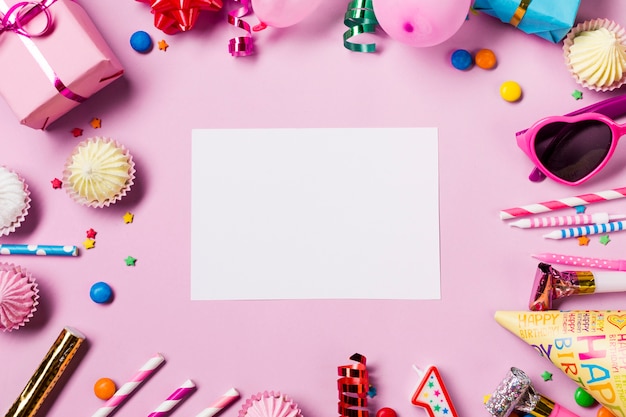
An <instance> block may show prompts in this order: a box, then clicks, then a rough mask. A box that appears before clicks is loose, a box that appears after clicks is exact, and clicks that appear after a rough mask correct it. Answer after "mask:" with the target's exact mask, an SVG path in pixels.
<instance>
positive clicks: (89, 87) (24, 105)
mask: <svg viewBox="0 0 626 417" xmlns="http://www.w3.org/2000/svg"><path fill="white" fill-rule="evenodd" d="M17 2H18V0H0V13H2V15H4V14H7V11H9V13H8V14H7V15H8V16H9V17H12V16H13V17H14V16H17V13H11V12H10V8H11V7H12V6H13V5H14V4H16V3H17ZM41 4H42V5H43V7H47V11H48V12H49V13H48V14H49V17H50V22H51V25H50V27H49V28H48V30H47V31H46V32H45V33H44V34H43V35H42V36H26V35H24V34H19V33H17V31H16V29H19V25H18V26H16V25H13V30H5V31H0V62H2V65H0V94H1V95H2V96H3V97H4V99H5V100H6V101H7V103H8V104H9V106H10V107H11V109H12V110H13V112H14V113H15V114H16V115H17V117H18V118H19V120H20V122H21V123H22V124H25V125H26V126H29V127H32V128H35V129H45V128H46V127H47V126H49V125H50V123H52V122H53V121H55V120H57V119H58V118H59V117H61V116H63V115H64V114H65V113H67V112H68V111H69V110H71V109H73V108H74V107H76V106H78V105H79V104H80V103H81V102H82V101H84V100H85V99H87V98H88V97H90V96H91V95H93V94H94V93H96V92H97V91H99V90H100V89H102V88H103V87H105V86H106V85H108V84H110V83H111V82H112V81H113V80H115V79H117V78H119V77H120V76H121V75H122V74H123V72H124V70H123V68H122V64H121V63H120V62H119V60H118V59H117V58H116V57H115V55H114V54H113V51H112V50H111V48H109V46H108V45H107V43H106V41H105V40H104V38H103V37H102V36H101V35H100V33H99V32H98V29H96V27H95V25H94V23H93V22H92V20H91V19H90V18H89V16H88V15H87V13H86V12H85V10H84V9H83V8H82V7H81V6H80V5H79V4H78V3H76V2H74V1H72V0H43V1H42V2H41ZM25 7H27V9H24V10H23V11H26V10H28V8H30V7H32V3H31V4H30V5H26V6H25ZM39 9H40V10H39V12H38V13H37V14H36V17H35V18H33V19H32V20H31V21H30V22H29V23H28V24H26V25H24V26H23V29H25V30H27V31H30V30H32V31H35V30H37V31H41V29H42V28H43V27H45V22H46V13H45V12H43V11H41V8H39ZM2 15H0V17H1V16H2ZM9 21H10V22H11V21H14V19H13V20H11V19H9Z"/></svg>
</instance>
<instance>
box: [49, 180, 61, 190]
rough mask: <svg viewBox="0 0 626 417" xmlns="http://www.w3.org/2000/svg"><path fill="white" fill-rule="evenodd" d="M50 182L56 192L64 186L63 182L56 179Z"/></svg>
mask: <svg viewBox="0 0 626 417" xmlns="http://www.w3.org/2000/svg"><path fill="white" fill-rule="evenodd" d="M50 182H51V183H52V188H54V189H55V190H56V189H58V188H61V186H62V185H63V182H62V181H61V180H60V179H58V178H55V179H53V180H52V181H50Z"/></svg>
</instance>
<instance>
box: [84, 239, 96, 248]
mask: <svg viewBox="0 0 626 417" xmlns="http://www.w3.org/2000/svg"><path fill="white" fill-rule="evenodd" d="M83 246H84V247H85V249H93V248H94V247H96V241H95V240H94V239H90V238H87V239H85V240H83Z"/></svg>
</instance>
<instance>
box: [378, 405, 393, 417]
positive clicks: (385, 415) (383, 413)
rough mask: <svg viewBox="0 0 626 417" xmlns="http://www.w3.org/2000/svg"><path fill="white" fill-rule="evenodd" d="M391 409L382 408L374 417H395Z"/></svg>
mask: <svg viewBox="0 0 626 417" xmlns="http://www.w3.org/2000/svg"><path fill="white" fill-rule="evenodd" d="M397 416H398V415H397V414H396V412H395V411H394V409H393V408H389V407H383V408H381V409H380V410H378V411H377V412H376V417H397Z"/></svg>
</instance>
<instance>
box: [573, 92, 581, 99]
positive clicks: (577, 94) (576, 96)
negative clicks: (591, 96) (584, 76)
mask: <svg viewBox="0 0 626 417" xmlns="http://www.w3.org/2000/svg"><path fill="white" fill-rule="evenodd" d="M572 97H574V98H575V99H576V100H580V99H581V98H583V93H582V91H580V90H574V92H573V93H572Z"/></svg>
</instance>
